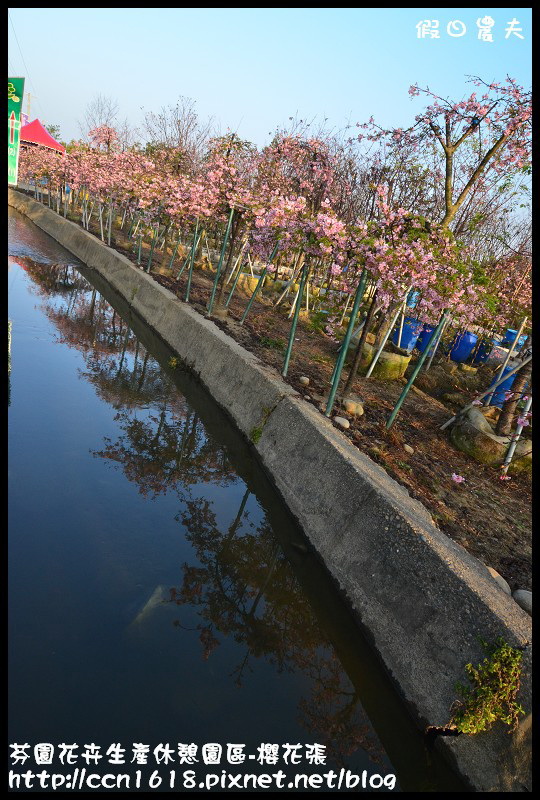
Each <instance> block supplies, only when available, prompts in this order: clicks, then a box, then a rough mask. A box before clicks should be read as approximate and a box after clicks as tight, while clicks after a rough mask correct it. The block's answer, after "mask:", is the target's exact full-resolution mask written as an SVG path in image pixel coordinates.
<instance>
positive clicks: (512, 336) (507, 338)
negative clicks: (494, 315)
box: [501, 328, 527, 348]
mask: <svg viewBox="0 0 540 800" xmlns="http://www.w3.org/2000/svg"><path fill="white" fill-rule="evenodd" d="M516 336H517V331H515V330H513V329H512V328H508V329H507V331H506V333H505V334H504V338H503V340H502V342H501V347H510V346H511V345H513V347H518V348H520V347H521V346H522V344H523V343H524V342H525V339H526V338H527V334H525V333H524V334H522V335H521V336H520V337H519V339H518V342H517V345H515V344H514V342H515V341H516Z"/></svg>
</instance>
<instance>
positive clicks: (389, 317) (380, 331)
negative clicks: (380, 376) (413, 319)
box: [373, 292, 405, 352]
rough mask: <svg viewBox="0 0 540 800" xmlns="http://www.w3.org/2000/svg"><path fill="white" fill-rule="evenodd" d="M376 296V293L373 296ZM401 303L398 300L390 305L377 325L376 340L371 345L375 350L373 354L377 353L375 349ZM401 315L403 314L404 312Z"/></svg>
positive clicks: (401, 301)
mask: <svg viewBox="0 0 540 800" xmlns="http://www.w3.org/2000/svg"><path fill="white" fill-rule="evenodd" d="M376 294H377V292H375V294H374V295H373V296H374V297H375V296H376ZM402 303H403V300H398V301H397V302H395V303H392V304H391V305H390V307H389V309H388V311H387V312H386V314H385V315H384V317H383V318H382V320H381V323H380V325H379V328H378V330H377V335H376V338H375V344H374V345H373V346H374V348H375V352H376V351H377V348H378V347H379V346H380V344H381V342H382V340H383V339H384V337H385V336H386V333H387V331H388V328H389V327H390V325H391V324H392V320H393V319H394V315H395V313H396V311H397V309H398V308H399V306H400V305H401V304H402ZM403 313H405V311H404V312H403Z"/></svg>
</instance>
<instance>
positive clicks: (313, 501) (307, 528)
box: [9, 190, 532, 792]
mask: <svg viewBox="0 0 540 800" xmlns="http://www.w3.org/2000/svg"><path fill="white" fill-rule="evenodd" d="M9 204H10V205H12V206H13V207H14V208H16V209H17V210H18V211H20V212H22V213H23V214H25V215H26V216H27V217H28V218H29V219H30V220H32V221H33V222H34V223H35V224H36V225H38V226H39V227H40V228H42V229H43V230H44V231H46V232H47V233H48V234H49V235H50V236H52V237H53V238H54V239H56V240H57V241H58V242H60V243H61V244H62V245H63V246H64V247H66V248H67V249H68V250H70V251H71V252H72V253H74V254H75V255H76V256H77V257H78V258H79V259H80V260H81V261H83V262H84V263H85V264H87V265H88V267H90V268H91V269H95V270H96V271H97V272H99V273H100V275H102V276H103V277H104V278H105V279H106V281H107V282H108V283H109V284H110V285H111V286H112V287H113V288H114V289H115V290H116V291H117V292H118V293H120V294H121V295H122V296H123V297H124V298H125V299H126V300H127V301H128V302H129V303H130V305H131V307H132V308H133V310H134V311H135V312H136V313H137V314H139V315H140V316H141V317H142V318H143V319H144V320H145V321H146V322H147V323H148V325H149V326H150V327H151V328H152V329H153V330H154V331H155V332H156V333H157V334H158V335H159V336H160V337H161V338H162V339H163V340H164V341H165V342H166V343H167V344H168V345H169V346H170V347H171V348H172V349H173V350H174V351H176V352H177V353H178V355H179V357H180V358H181V359H182V360H183V361H184V362H185V363H186V365H188V366H189V367H190V369H191V370H193V372H194V373H195V374H196V375H197V376H198V377H199V379H200V381H201V382H202V383H203V384H204V386H205V387H206V388H207V389H208V391H209V392H210V394H211V395H212V396H213V397H214V399H215V400H216V401H217V402H218V403H219V404H220V405H221V406H222V407H223V408H224V409H225V410H226V411H227V413H228V414H229V416H230V417H231V418H232V419H233V420H234V422H235V423H236V425H237V426H238V428H239V429H240V430H241V431H242V433H243V434H244V436H245V437H247V438H248V439H250V440H251V441H252V443H253V447H254V449H255V451H256V452H257V455H258V458H259V460H260V462H261V464H262V466H263V467H264V469H265V470H266V471H267V473H268V474H269V475H270V476H271V478H272V480H273V482H274V483H275V485H276V486H277V488H278V490H279V492H280V494H281V496H282V497H283V499H284V501H285V503H286V505H287V506H288V508H289V509H290V510H291V512H292V513H293V515H294V516H295V517H296V519H297V520H298V522H299V524H300V526H301V527H302V529H303V531H304V533H305V535H306V537H307V538H308V540H309V541H310V543H311V545H312V546H313V548H314V549H315V551H316V552H317V554H318V555H319V557H320V558H321V559H322V561H323V562H324V564H325V565H326V567H327V568H328V570H329V572H330V574H331V575H332V576H333V578H334V579H335V581H337V583H338V584H339V586H340V588H341V590H342V592H343V593H344V595H345V596H346V598H347V600H348V602H349V604H350V606H351V607H352V608H353V610H354V612H355V614H356V615H357V617H358V619H359V620H360V622H361V624H362V626H363V628H364V630H365V631H366V632H367V635H368V637H369V638H370V640H371V643H372V645H373V647H374V648H375V650H376V652H377V653H378V654H379V656H380V659H381V661H382V664H383V665H384V667H385V668H386V670H387V671H388V673H389V674H390V676H391V678H392V679H393V681H394V682H395V684H396V685H397V687H398V689H399V691H400V693H401V695H402V696H403V698H404V700H405V702H406V704H407V705H408V707H409V709H410V711H411V713H412V714H413V716H414V718H415V720H416V721H417V723H418V725H419V726H421V727H425V726H426V725H435V726H444V725H445V724H446V723H447V722H448V720H449V717H450V706H451V705H452V702H453V701H454V700H455V699H456V693H455V683H456V681H458V680H460V681H462V682H465V681H466V679H465V672H464V666H465V664H467V663H469V662H472V663H473V664H477V663H478V662H480V661H481V660H482V659H483V657H484V654H483V651H482V649H481V647H480V644H479V641H478V637H481V638H482V639H484V640H487V641H493V640H494V639H495V638H496V637H498V636H502V637H503V638H504V639H505V640H506V641H507V642H508V643H510V644H511V645H514V646H520V647H524V648H525V649H524V657H523V663H524V669H523V676H522V688H521V692H520V697H519V701H520V702H521V704H522V705H523V707H524V708H525V710H526V712H527V715H526V717H524V718H522V722H521V723H520V726H519V728H518V730H517V732H516V733H514V734H513V735H509V734H508V733H507V729H506V728H505V727H503V726H502V725H501V724H499V725H498V726H496V728H495V729H494V730H492V731H490V732H488V733H483V734H479V735H476V736H466V735H461V736H457V737H438V739H437V742H436V746H437V747H438V748H439V749H440V750H441V751H442V752H443V754H444V755H445V756H446V757H447V758H448V760H449V761H450V762H451V763H452V764H453V765H454V767H455V769H456V770H457V771H458V772H459V773H460V774H461V776H462V777H463V778H465V779H466V780H467V781H468V782H469V783H470V785H471V787H472V789H473V790H476V791H484V792H485V791H512V792H515V791H530V790H531V775H530V773H531V714H530V712H531V708H532V705H531V702H532V701H531V658H532V654H531V649H532V631H531V618H530V617H529V615H528V614H526V613H525V611H523V610H522V609H521V608H520V607H519V606H518V605H517V604H516V603H515V602H514V601H513V600H512V598H511V597H509V596H508V595H507V594H505V592H504V591H503V590H502V589H500V588H499V586H498V584H497V583H496V582H495V580H494V579H493V578H492V577H491V575H490V574H489V572H488V571H487V569H486V567H485V566H484V565H483V564H481V563H480V562H479V561H478V560H477V559H475V558H474V557H472V556H471V555H469V554H468V553H467V552H466V551H465V550H464V549H463V548H462V547H460V546H459V545H457V544H455V543H454V542H453V541H451V540H450V539H449V538H448V537H447V536H445V535H444V534H443V533H441V531H440V530H438V528H436V527H435V525H434V524H433V521H432V519H431V517H430V515H429V513H428V511H427V510H426V509H425V508H424V506H422V505H421V504H420V503H419V502H417V501H416V500H413V499H412V498H411V497H410V496H409V494H408V493H407V491H406V490H405V489H404V488H403V487H401V486H400V485H399V484H398V483H396V482H395V481H394V480H393V479H392V478H390V477H389V476H388V475H387V474H386V473H385V472H384V470H383V469H382V468H380V467H379V466H378V465H377V464H375V463H374V462H372V461H371V460H370V459H369V458H368V457H367V456H365V455H364V454H363V453H361V452H360V451H358V450H357V449H356V448H355V447H353V445H352V444H351V443H350V442H349V440H348V439H347V438H346V437H345V436H344V435H343V434H342V433H340V432H339V431H338V430H337V429H336V428H335V427H334V426H333V425H332V423H331V422H330V421H329V420H328V419H326V418H325V417H324V416H323V415H322V414H320V413H319V412H318V411H316V410H315V409H314V407H313V406H311V405H310V404H308V403H306V402H305V401H304V400H303V399H302V398H301V397H300V396H299V395H298V394H297V393H296V392H295V391H294V390H293V389H292V388H291V387H290V386H288V384H286V383H285V382H284V381H283V380H282V379H281V377H280V376H279V374H278V373H277V372H276V371H275V370H273V369H271V368H269V367H267V366H265V365H264V364H262V363H261V361H260V360H259V359H258V358H256V357H255V356H254V355H253V354H252V353H249V352H247V351H246V350H245V349H244V348H242V347H241V346H240V345H239V344H237V343H236V342H235V341H233V340H232V339H231V338H230V337H229V336H227V335H226V334H225V333H223V332H222V331H221V330H220V329H219V328H218V327H217V326H216V325H215V324H214V323H213V322H212V321H211V320H209V319H206V318H204V317H203V316H201V315H200V314H198V313H197V312H196V311H194V310H193V309H192V308H191V307H190V306H188V305H187V304H186V303H183V302H182V301H180V300H178V299H177V298H175V297H174V296H173V295H172V294H171V293H170V292H169V291H168V290H166V289H164V288H163V287H161V286H160V285H159V284H157V283H156V282H155V281H154V280H153V279H152V278H151V277H149V276H148V275H146V274H145V273H144V272H143V271H142V270H140V269H138V268H137V267H135V266H134V265H133V264H131V262H130V261H129V260H128V259H127V258H125V257H124V256H122V255H120V254H118V253H117V252H116V251H114V250H112V249H111V248H109V247H107V246H105V245H104V244H103V243H102V242H100V241H99V240H98V239H97V238H96V237H95V236H93V235H92V234H90V233H88V232H87V231H84V230H82V229H81V228H80V227H78V226H77V225H76V224H74V223H72V222H69V221H66V220H65V219H63V218H62V217H60V216H58V215H57V214H56V213H55V212H54V211H52V210H50V209H49V208H46V207H45V206H43V205H41V204H40V203H37V202H36V201H34V200H33V199H32V198H30V197H29V196H27V195H24V194H22V193H20V192H16V191H13V190H9Z"/></svg>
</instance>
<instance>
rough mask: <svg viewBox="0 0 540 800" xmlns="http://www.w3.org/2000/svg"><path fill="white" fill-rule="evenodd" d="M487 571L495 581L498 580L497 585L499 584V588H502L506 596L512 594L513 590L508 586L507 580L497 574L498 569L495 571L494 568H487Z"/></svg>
mask: <svg viewBox="0 0 540 800" xmlns="http://www.w3.org/2000/svg"><path fill="white" fill-rule="evenodd" d="M487 571H488V572H489V574H490V575H491V577H492V578H493V579H494V580H496V581H497V583H498V584H499V586H500V587H501V589H502V590H503V592H505V593H506V594H512V590H511V589H510V586H509V585H508V582H507V581H505V579H504V578H503V576H502V575H500V574H499V573H498V572H497V570H496V569H493V567H488V568H487Z"/></svg>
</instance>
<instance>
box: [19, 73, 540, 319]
mask: <svg viewBox="0 0 540 800" xmlns="http://www.w3.org/2000/svg"><path fill="white" fill-rule="evenodd" d="M476 83H477V84H478V85H482V86H483V89H484V93H483V94H482V95H481V96H480V97H477V95H476V94H475V93H473V94H472V95H471V96H470V97H469V98H467V99H466V100H463V101H461V102H457V103H451V102H450V101H448V100H444V99H442V98H440V97H437V96H436V95H434V94H433V93H432V92H431V91H430V90H428V89H424V90H422V89H419V88H418V87H417V86H415V87H411V90H410V93H411V95H413V96H415V95H418V94H422V93H423V94H425V95H427V96H429V97H430V99H431V100H432V101H433V102H432V104H431V105H430V106H428V107H427V108H426V109H425V110H424V111H423V112H422V113H421V114H419V115H418V116H417V118H416V121H415V124H414V125H413V126H412V127H411V128H409V129H408V130H402V129H396V130H384V129H382V128H380V127H378V126H377V125H376V124H375V122H374V120H373V119H371V120H370V122H368V123H367V124H366V125H363V126H360V129H361V131H362V132H361V133H360V134H357V135H356V136H354V137H351V136H348V138H347V140H346V141H342V142H341V143H338V142H337V141H336V140H335V138H334V139H333V138H332V137H328V136H327V137H320V136H319V137H310V136H309V135H301V134H299V133H298V132H297V133H292V134H291V133H286V132H280V133H278V134H276V136H275V137H274V139H273V140H272V142H271V143H270V144H269V145H267V146H266V147H263V148H262V149H261V150H258V149H257V148H256V147H255V146H254V145H251V144H250V143H248V142H244V141H242V140H241V139H240V138H239V137H238V136H236V135H227V136H222V137H215V138H214V139H211V140H209V142H208V144H207V146H206V150H205V152H204V153H202V154H201V157H200V158H194V157H193V154H190V157H189V158H187V156H186V153H184V152H183V150H182V148H181V147H175V146H171V145H168V144H166V143H159V142H157V143H156V142H154V143H152V144H151V145H150V146H147V147H146V148H144V149H143V148H141V147H138V148H131V149H127V150H122V149H121V148H120V146H119V140H118V138H117V135H116V132H115V130H114V129H113V128H111V127H109V126H106V125H104V126H101V127H99V128H96V129H94V130H92V131H90V133H89V143H82V142H81V143H79V144H77V145H76V146H74V147H72V148H70V152H68V153H66V154H64V155H58V154H57V153H54V152H52V151H48V150H44V149H42V148H33V149H31V150H26V151H25V152H24V153H23V154H22V156H21V165H20V178H21V180H33V181H35V182H36V192H37V191H38V188H37V187H39V185H40V183H43V182H46V184H47V187H48V189H49V190H50V191H49V192H48V197H49V203H50V202H51V196H52V198H53V203H54V202H55V200H56V207H57V210H58V211H60V210H61V208H62V207H63V209H64V215H67V211H68V209H70V210H72V211H74V210H77V213H79V214H80V215H81V219H82V222H83V225H85V227H88V225H89V223H90V219H91V218H92V215H95V216H94V218H95V219H97V218H99V222H100V226H101V235H102V238H104V239H105V238H107V239H108V242H109V243H110V242H111V235H112V228H113V223H114V222H115V221H117V220H121V221H122V224H124V222H125V221H126V219H127V220H128V221H129V223H130V232H131V231H132V230H133V228H136V230H137V232H138V235H139V237H141V236H147V237H149V241H150V242H151V245H152V252H153V250H154V247H155V246H156V243H157V244H158V245H159V246H160V247H161V248H162V250H163V251H164V252H167V250H168V248H171V249H172V247H173V244H174V243H175V242H178V241H179V240H180V239H181V238H182V239H183V240H185V241H189V238H188V237H190V231H191V229H192V228H193V227H194V225H195V223H196V222H197V224H199V223H200V225H201V227H202V228H204V229H205V230H206V231H208V232H209V233H210V234H212V233H213V234H214V235H216V236H217V237H219V235H220V232H223V228H224V226H225V224H226V223H227V221H229V223H230V225H229V241H228V258H227V260H226V262H225V264H224V269H223V272H222V276H221V288H223V283H224V281H225V276H226V275H230V268H231V265H233V264H234V255H235V254H239V253H240V250H241V248H242V253H243V254H244V255H245V254H247V253H248V252H251V254H252V255H254V256H256V257H257V258H258V259H259V260H260V261H261V262H262V263H263V264H266V265H267V266H269V269H271V270H273V269H274V267H271V266H270V265H269V264H268V262H269V259H270V254H271V253H272V252H273V250H274V248H275V245H276V244H278V255H277V263H278V265H279V266H280V267H287V266H288V267H289V269H290V270H292V278H295V277H297V276H298V275H299V274H300V272H301V270H304V271H305V273H306V279H307V285H308V287H309V286H311V287H312V288H317V287H319V288H320V287H324V288H325V289H326V290H327V291H328V292H333V294H332V296H333V297H334V298H337V299H338V301H339V302H340V303H342V304H344V303H346V302H347V298H348V297H351V296H352V294H353V293H354V291H355V288H356V286H357V284H358V280H359V275H360V273H361V271H362V270H363V269H366V270H367V273H368V275H369V278H370V280H371V284H372V286H373V290H374V291H375V290H376V292H377V300H378V304H379V308H380V314H383V315H384V314H385V312H387V311H388V310H393V309H394V308H395V307H396V305H399V304H400V303H401V302H402V301H403V298H404V296H405V295H406V294H407V292H408V290H410V289H411V288H413V289H415V290H417V291H418V292H419V293H420V300H419V303H418V305H417V309H416V313H417V314H418V315H419V317H420V318H421V319H423V320H424V321H426V322H434V321H435V320H436V319H438V317H439V316H440V314H441V311H442V310H443V309H451V310H452V314H453V317H454V320H455V321H456V323H459V324H462V325H469V324H471V323H476V324H480V325H488V326H491V325H492V323H493V321H494V320H496V323H497V325H498V327H499V328H504V326H509V325H514V324H516V322H517V320H518V319H519V318H520V317H522V316H523V315H524V314H525V313H527V312H528V310H529V305H530V275H531V268H530V263H531V259H530V254H529V253H527V250H526V248H525V249H523V248H520V249H519V250H515V249H513V250H509V249H508V248H505V247H504V246H502V247H500V248H499V250H498V252H495V251H494V250H493V247H491V248H487V249H486V248H485V247H484V249H483V250H479V248H478V245H477V239H482V237H483V241H485V240H486V236H485V230H486V229H489V227H490V225H491V227H492V230H493V232H494V233H493V235H492V237H491V238H492V239H495V232H496V233H497V235H498V237H499V240H500V241H502V242H503V243H504V241H505V239H504V237H505V235H506V234H507V228H508V226H507V225H506V227H505V224H504V222H503V223H502V224H503V227H502V228H501V220H504V217H505V214H506V215H508V212H509V211H511V210H512V204H514V206H515V204H516V203H517V202H518V200H519V199H523V198H522V196H521V195H520V191H521V192H523V191H524V189H523V186H521V189H520V181H521V183H523V180H526V175H525V173H526V171H527V170H528V169H529V160H530V116H531V104H530V95H529V94H528V93H527V92H525V91H524V90H523V89H521V88H520V87H518V86H517V85H516V83H515V81H513V80H512V79H510V78H508V79H507V81H506V83H505V84H504V85H500V84H495V83H493V84H490V85H488V86H486V85H483V84H482V82H481V81H479V80H478V79H476ZM437 148H439V150H440V152H437ZM441 159H442V162H441ZM66 185H69V187H70V190H71V191H70V194H69V196H68V195H67V194H66V192H65V187H66ZM525 188H526V187H525ZM501 198H503V199H504V201H505V204H504V207H501ZM68 200H69V203H68ZM404 203H405V204H404ZM497 203H498V206H497ZM521 205H523V203H522V204H521ZM231 211H233V214H232V219H231V218H230V217H231ZM501 231H502V234H501ZM499 234H501V235H499ZM487 240H488V241H489V236H488V237H487ZM274 261H276V259H275V260H274ZM233 268H234V267H233ZM289 274H290V273H289ZM219 297H221V293H220V294H219ZM328 297H330V295H328ZM301 301H302V299H300V302H301Z"/></svg>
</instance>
